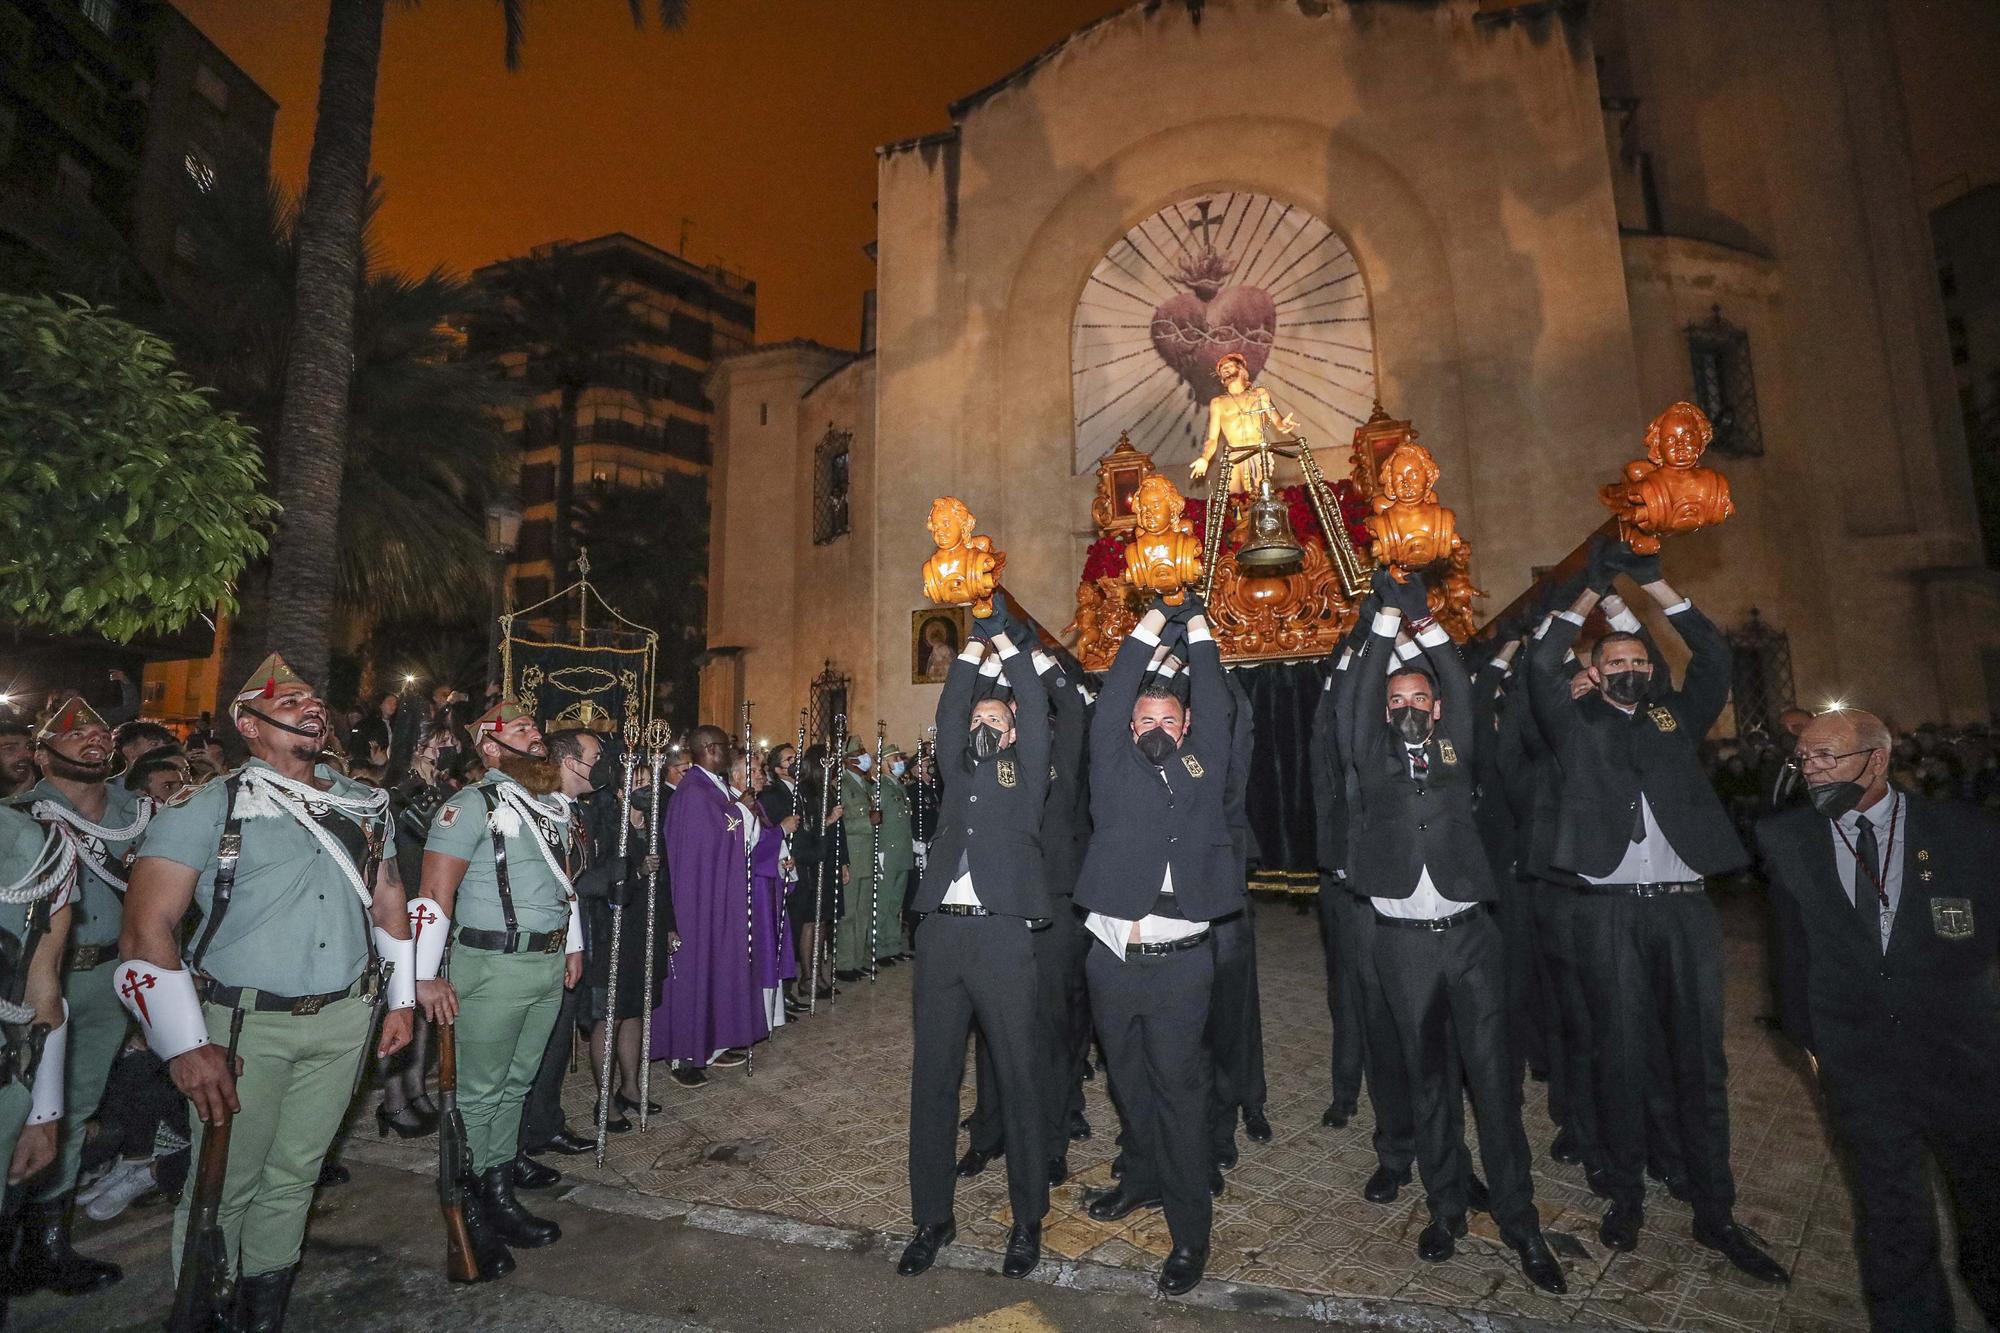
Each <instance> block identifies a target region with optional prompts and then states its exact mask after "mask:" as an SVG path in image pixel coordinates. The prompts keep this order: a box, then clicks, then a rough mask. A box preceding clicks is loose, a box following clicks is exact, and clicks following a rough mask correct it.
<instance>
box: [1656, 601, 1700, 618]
mask: <svg viewBox="0 0 2000 1333" xmlns="http://www.w3.org/2000/svg"><path fill="white" fill-rule="evenodd" d="M1693 605H1694V598H1692V597H1683V598H1681V599H1680V600H1679V601H1678V602H1675V603H1674V604H1673V605H1672V606H1668V607H1663V608H1661V610H1662V612H1663V613H1664V614H1666V615H1670V616H1677V615H1679V614H1680V613H1681V612H1683V611H1685V610H1687V609H1688V608H1689V607H1691V606H1693Z"/></svg>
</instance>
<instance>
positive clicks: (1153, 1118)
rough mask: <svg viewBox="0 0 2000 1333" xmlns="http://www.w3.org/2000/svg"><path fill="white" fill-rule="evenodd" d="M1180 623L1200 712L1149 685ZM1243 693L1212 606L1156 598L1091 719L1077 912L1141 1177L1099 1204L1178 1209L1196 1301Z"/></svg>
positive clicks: (1205, 1232)
mask: <svg viewBox="0 0 2000 1333" xmlns="http://www.w3.org/2000/svg"><path fill="white" fill-rule="evenodd" d="M1170 624H1172V625H1175V626H1177V627H1184V628H1177V629H1176V631H1175V633H1176V634H1180V633H1185V635H1186V638H1187V641H1188V661H1189V663H1190V665H1191V667H1192V677H1193V683H1192V699H1193V707H1192V708H1186V707H1183V706H1182V704H1181V703H1180V701H1179V700H1178V699H1176V698H1174V696H1173V694H1172V693H1171V692H1170V691H1169V690H1167V689H1166V688H1165V687H1163V686H1159V685H1153V686H1146V687H1144V688H1142V680H1143V677H1144V675H1145V673H1146V667H1147V665H1148V663H1149V662H1150V660H1151V658H1152V655H1153V650H1154V649H1155V648H1157V647H1159V646H1160V644H1161V641H1162V640H1161V636H1162V634H1163V633H1165V632H1167V627H1168V626H1169V625H1170ZM1228 708H1229V704H1228V686H1227V685H1226V684H1225V683H1224V682H1223V679H1222V658H1221V655H1220V653H1219V652H1218V650H1217V648H1216V645H1215V640H1214V638H1213V636H1212V635H1210V633H1209V630H1208V621H1207V619H1206V618H1205V616H1204V608H1203V606H1202V603H1201V599H1200V597H1199V596H1198V595H1196V594H1194V593H1193V592H1189V593H1188V594H1187V600H1186V602H1185V603H1183V604H1182V605H1181V606H1178V607H1168V606H1166V605H1165V604H1164V603H1158V604H1156V605H1155V606H1154V607H1153V608H1152V609H1151V610H1149V611H1148V612H1147V613H1146V615H1145V616H1144V617H1143V618H1142V619H1141V620H1140V621H1139V623H1138V625H1137V626H1136V627H1134V629H1133V630H1132V633H1131V634H1130V635H1128V636H1127V637H1126V640H1125V642H1124V643H1122V644H1120V645H1119V647H1118V656H1117V658H1116V660H1114V661H1113V663H1112V666H1111V671H1110V674H1109V675H1108V676H1107V677H1106V679H1105V685H1104V691H1103V693H1102V694H1101V695H1100V696H1099V699H1098V707H1097V714H1096V716H1095V717H1094V718H1093V719H1092V722H1091V733H1090V756H1091V775H1090V776H1091V783H1090V793H1091V796H1090V808H1091V816H1092V823H1093V825H1094V829H1093V832H1092V834H1091V839H1090V851H1089V853H1088V854H1087V855H1086V856H1085V858H1084V862H1083V870H1082V872H1081V874H1080V875H1079V877H1078V879H1077V886H1076V903H1077V906H1078V907H1080V908H1083V909H1084V910H1085V911H1087V912H1089V914H1090V915H1089V917H1088V918H1087V920H1086V923H1085V924H1086V926H1087V927H1088V929H1089V930H1090V933H1091V934H1092V935H1093V936H1095V937H1096V940H1097V943H1098V944H1099V945H1100V946H1102V947H1097V948H1093V949H1092V950H1091V953H1090V959H1089V962H1088V963H1087V964H1086V968H1087V972H1088V976H1089V980H1090V1001H1091V1010H1092V1012H1093V1014H1094V1016H1095V1018H1096V1020H1097V1033H1098V1041H1099V1042H1100V1044H1101V1045H1102V1046H1103V1049H1104V1058H1105V1061H1106V1064H1107V1067H1108V1069H1109V1071H1110V1076H1111V1083H1112V1086H1113V1088H1114V1089H1116V1091H1117V1095H1118V1099H1119V1105H1120V1107H1121V1109H1122V1112H1123V1115H1124V1117H1125V1134H1126V1148H1125V1170H1124V1175H1123V1178H1122V1179H1121V1180H1120V1182H1119V1184H1118V1187H1117V1188H1116V1189H1113V1190H1110V1191H1107V1192H1105V1193H1104V1194H1102V1195H1100V1196H1098V1197H1097V1198H1095V1199H1094V1200H1093V1201H1092V1202H1091V1204H1090V1215H1091V1216H1092V1217H1094V1218H1096V1219H1097V1220H1099V1221H1106V1222H1109V1221H1116V1220H1117V1219H1119V1218H1122V1217H1125V1216H1126V1215H1128V1214H1130V1213H1131V1212H1133V1211H1134V1210H1135V1209H1139V1208H1157V1207H1161V1206H1163V1205H1164V1207H1165V1210H1166V1216H1167V1228H1168V1230H1169V1231H1170V1232H1171V1233H1172V1236H1173V1250H1172V1252H1171V1253H1169V1254H1168V1256H1167V1260H1166V1263H1165V1264H1164V1265H1163V1266H1162V1267H1161V1270H1160V1278H1159V1285H1160V1288H1161V1289H1162V1290H1163V1291H1166V1292H1167V1293H1169V1294H1170V1295H1180V1294H1181V1293H1183V1292H1186V1291H1188V1290H1190V1289H1191V1288H1193V1287H1194V1285H1195V1284H1196V1283H1198V1282H1200V1281H1201V1277H1202V1273H1203V1271H1204V1269H1205V1268H1206V1267H1207V1263H1208V1237H1209V1226H1210V1223H1211V1221H1212V1219H1213V1216H1214V1205H1213V1200H1212V1199H1211V1197H1210V1193H1209V1173H1210V1170H1211V1167H1212V1147H1211V1143H1210V1136H1209V1125H1208V1116H1209V1096H1210V1089H1209V1080H1210V1070H1209V1059H1208V1055H1207V1053H1206V1051H1205V1050H1204V1049H1203V1044H1202V1033H1203V1030H1204V1029H1205V1028H1206V1026H1207V1023H1208V1009H1209V995H1210V991H1211V988H1212V987H1213V984H1214V978H1215V953H1214V948H1213V944H1212V941H1211V939H1210V931H1209V923H1211V922H1213V921H1215V920H1217V919H1218V918H1221V917H1225V916H1228V915H1229V914H1230V913H1232V912H1237V911H1241V910H1242V908H1243V899H1244V893H1243V876H1242V873H1241V870H1242V867H1241V865H1240V864H1239V863H1238V862H1237V861H1236V858H1235V849H1234V845H1233V843H1232V842H1231V839H1230V835H1229V824H1228V818H1227V813H1226V809H1225V800H1224V790H1223V786H1224V780H1225V777H1226V775H1227V773H1228V769H1229V755H1230V732H1229V728H1228V727H1227V725H1226V721H1225V720H1226V717H1227V713H1228Z"/></svg>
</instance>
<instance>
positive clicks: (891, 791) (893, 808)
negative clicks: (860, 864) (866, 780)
mask: <svg viewBox="0 0 2000 1333" xmlns="http://www.w3.org/2000/svg"><path fill="white" fill-rule="evenodd" d="M912 836H913V834H912V825H911V822H910V793H909V792H908V791H907V790H906V789H905V788H904V786H903V784H902V783H901V782H899V781H897V780H896V779H895V778H893V777H892V778H890V779H889V780H888V781H887V782H884V783H883V784H882V868H883V870H884V871H885V872H886V873H887V874H888V876H889V878H890V882H892V883H893V882H894V881H895V877H896V876H897V875H898V874H900V873H901V872H903V871H905V870H908V869H910V868H911V867H912V866H914V865H915V864H916V849H915V847H914V846H913V845H912V843H911V838H912Z"/></svg>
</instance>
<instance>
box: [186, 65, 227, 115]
mask: <svg viewBox="0 0 2000 1333" xmlns="http://www.w3.org/2000/svg"><path fill="white" fill-rule="evenodd" d="M194 90H195V92H197V93H199V94H200V95H201V98H202V100H203V101H205V102H207V103H208V104H209V105H210V106H212V107H214V108H215V109H216V110H217V111H228V110H229V85H228V84H226V83H224V82H223V81H222V76H221V75H219V74H217V73H216V72H215V71H214V70H212V69H210V68H209V67H208V66H206V65H202V66H199V67H198V68H196V70H195V72H194Z"/></svg>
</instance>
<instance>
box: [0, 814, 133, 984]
mask: <svg viewBox="0 0 2000 1333" xmlns="http://www.w3.org/2000/svg"><path fill="white" fill-rule="evenodd" d="M37 801H53V802H55V803H56V804H57V805H60V806H63V807H64V808H65V809H69V810H76V805H75V803H74V802H72V801H71V800H70V799H69V798H68V797H67V796H65V795H63V794H62V792H61V791H60V790H59V789H58V788H57V787H56V785H55V784H54V783H52V782H50V781H49V780H48V779H47V778H43V779H42V780H41V781H40V782H38V783H36V784H35V785H34V786H33V787H31V788H29V789H28V790H27V791H26V792H23V793H22V794H21V795H19V796H16V797H15V798H14V800H13V804H14V805H16V806H18V807H19V808H21V809H23V810H27V809H30V808H31V807H33V805H34V804H35V802H37ZM76 812H77V813H78V814H82V813H83V812H82V811H80V810H76ZM86 818H87V816H86ZM138 818H139V795H138V793H136V792H130V791H127V790H125V788H124V786H123V785H122V784H120V783H116V782H110V783H106V784H105V787H104V818H102V819H94V820H91V822H92V823H93V824H96V825H98V826H100V827H102V828H107V829H122V828H130V827H131V826H132V825H133V824H134V823H136V822H137V821H138ZM84 841H85V842H86V844H89V845H90V852H91V856H95V857H97V858H98V859H100V860H103V861H105V862H106V863H108V864H109V865H110V866H111V867H113V868H114V869H115V868H117V867H120V866H123V865H125V864H126V856H125V854H126V852H127V851H129V850H130V849H131V848H132V846H133V845H134V844H135V843H137V842H138V841H139V838H138V837H137V836H135V837H131V838H97V837H91V836H86V837H85V838H84ZM90 861H91V857H90V856H83V857H80V858H79V860H78V869H79V871H80V873H81V876H82V885H83V897H82V899H81V900H80V901H79V902H78V903H77V910H76V911H74V912H72V913H71V914H70V920H69V938H70V944H71V946H72V947H74V946H75V945H79V944H97V945H112V944H116V943H117V942H118V927H119V925H120V924H121V923H122V922H123V921H124V919H125V882H124V881H123V880H117V879H107V878H106V877H105V876H104V875H102V874H100V873H98V871H97V870H95V869H93V868H92V866H91V863H90Z"/></svg>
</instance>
